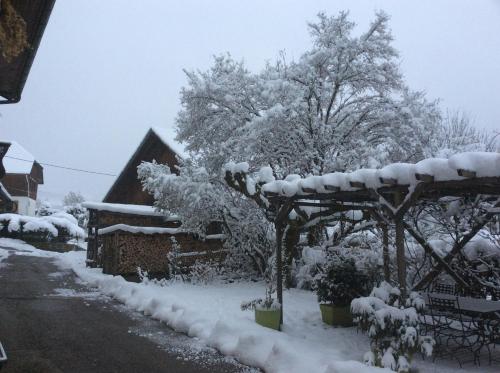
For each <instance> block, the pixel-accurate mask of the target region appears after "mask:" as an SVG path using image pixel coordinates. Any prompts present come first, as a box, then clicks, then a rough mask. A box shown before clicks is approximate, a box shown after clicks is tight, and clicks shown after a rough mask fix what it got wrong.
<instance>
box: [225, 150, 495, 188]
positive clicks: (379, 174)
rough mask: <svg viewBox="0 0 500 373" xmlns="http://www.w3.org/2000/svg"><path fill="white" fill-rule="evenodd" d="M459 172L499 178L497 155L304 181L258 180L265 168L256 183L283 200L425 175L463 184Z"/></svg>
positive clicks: (235, 167) (238, 169) (240, 167)
mask: <svg viewBox="0 0 500 373" xmlns="http://www.w3.org/2000/svg"><path fill="white" fill-rule="evenodd" d="M225 170H226V171H229V172H232V173H233V174H238V173H240V174H241V173H243V174H245V173H247V172H248V163H246V162H242V163H238V164H234V163H231V164H227V165H226V166H225ZM459 170H466V171H469V172H475V174H476V176H477V177H500V153H493V152H492V153H488V152H468V153H460V154H456V155H454V156H452V157H450V158H449V159H444V158H428V159H424V160H422V161H420V162H418V163H416V164H411V163H393V164H389V165H387V166H385V167H383V168H381V169H369V168H364V169H359V170H356V171H354V172H350V173H342V172H334V173H329V174H325V175H321V176H317V175H312V176H308V177H305V178H302V177H300V176H299V175H295V174H292V175H289V176H287V177H286V178H285V179H284V180H274V177H261V176H260V175H261V174H264V175H267V176H272V170H271V174H269V167H266V168H263V169H261V171H260V173H259V175H258V176H257V179H258V180H259V181H260V182H265V184H264V185H263V186H262V190H263V191H264V192H267V193H276V194H279V195H282V196H286V197H292V196H294V195H306V194H310V193H314V192H316V193H327V192H331V191H354V190H359V189H361V188H370V189H378V188H380V187H382V186H384V185H392V184H399V185H409V186H414V185H416V184H417V183H419V182H422V180H418V179H417V175H427V176H430V177H433V178H434V181H450V180H463V179H464V177H462V176H460V175H459V174H458V171H459Z"/></svg>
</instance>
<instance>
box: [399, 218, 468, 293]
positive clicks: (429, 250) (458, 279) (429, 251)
mask: <svg viewBox="0 0 500 373" xmlns="http://www.w3.org/2000/svg"><path fill="white" fill-rule="evenodd" d="M404 227H405V229H406V231H407V232H408V233H410V234H411V236H412V237H413V238H414V239H415V241H417V242H418V243H419V244H420V246H422V248H423V249H424V250H425V252H427V254H429V255H430V256H431V257H432V258H433V259H434V260H435V261H436V262H437V263H439V264H440V265H441V266H442V267H443V269H444V270H445V271H446V272H447V273H448V274H449V275H450V276H451V277H452V278H453V279H454V280H455V281H456V282H457V284H459V285H460V286H461V287H462V288H463V289H466V290H468V289H470V286H469V284H467V282H465V281H464V280H463V279H462V278H461V277H460V276H459V275H458V274H457V273H456V272H455V271H454V270H453V269H452V268H451V267H450V266H449V265H448V263H446V262H445V261H444V260H443V258H442V257H440V256H439V255H438V254H437V253H436V252H435V251H434V249H433V248H432V247H431V245H429V244H428V243H427V241H426V240H425V239H424V238H423V237H422V236H421V235H420V234H418V233H417V232H416V231H415V230H414V229H413V228H412V227H411V226H410V225H409V224H408V223H404ZM415 290H421V289H416V288H415Z"/></svg>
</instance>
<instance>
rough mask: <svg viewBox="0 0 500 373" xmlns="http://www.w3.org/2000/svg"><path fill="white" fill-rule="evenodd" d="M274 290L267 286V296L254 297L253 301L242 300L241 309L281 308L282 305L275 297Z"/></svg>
mask: <svg viewBox="0 0 500 373" xmlns="http://www.w3.org/2000/svg"><path fill="white" fill-rule="evenodd" d="M273 293H274V290H273V288H272V287H269V286H268V287H266V296H265V298H258V299H253V300H251V301H247V302H242V303H241V310H242V311H246V310H256V309H257V310H279V309H280V308H281V305H280V304H279V302H278V301H277V300H276V299H275V298H274V297H273Z"/></svg>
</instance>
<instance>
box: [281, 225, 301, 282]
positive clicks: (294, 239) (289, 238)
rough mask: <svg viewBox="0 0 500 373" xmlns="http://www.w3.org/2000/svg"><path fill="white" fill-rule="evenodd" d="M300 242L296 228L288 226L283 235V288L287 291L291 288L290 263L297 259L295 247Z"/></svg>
mask: <svg viewBox="0 0 500 373" xmlns="http://www.w3.org/2000/svg"><path fill="white" fill-rule="evenodd" d="M299 240H300V232H299V230H298V227H295V226H293V225H289V226H288V229H287V230H286V233H285V276H286V277H285V286H286V287H287V288H288V289H289V288H290V287H291V286H293V281H292V280H293V279H292V263H293V259H296V258H297V257H298V254H299V253H298V250H297V245H298V243H299Z"/></svg>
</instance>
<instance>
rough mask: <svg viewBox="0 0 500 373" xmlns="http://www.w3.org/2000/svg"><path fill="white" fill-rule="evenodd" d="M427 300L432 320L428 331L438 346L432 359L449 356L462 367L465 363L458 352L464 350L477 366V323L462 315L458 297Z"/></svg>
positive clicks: (478, 337) (430, 298)
mask: <svg viewBox="0 0 500 373" xmlns="http://www.w3.org/2000/svg"><path fill="white" fill-rule="evenodd" d="M428 300H429V307H428V308H429V311H430V316H431V320H432V322H431V325H430V329H431V331H432V333H433V334H434V339H435V340H436V345H437V346H438V351H437V353H436V354H435V355H434V359H436V358H437V357H438V356H440V357H445V356H451V357H454V358H456V359H457V361H458V364H459V365H460V367H462V363H465V362H467V361H466V360H461V357H462V355H461V354H458V352H461V351H464V350H465V351H470V352H471V353H472V356H473V359H472V360H470V361H472V362H474V363H477V364H479V351H480V349H481V347H482V344H480V343H479V340H480V332H479V330H478V321H477V320H476V319H474V318H472V317H470V316H468V315H465V314H463V312H462V310H461V309H460V304H459V302H458V297H455V298H453V299H449V298H447V299H444V298H439V297H433V296H430V295H429V297H428Z"/></svg>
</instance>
